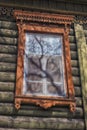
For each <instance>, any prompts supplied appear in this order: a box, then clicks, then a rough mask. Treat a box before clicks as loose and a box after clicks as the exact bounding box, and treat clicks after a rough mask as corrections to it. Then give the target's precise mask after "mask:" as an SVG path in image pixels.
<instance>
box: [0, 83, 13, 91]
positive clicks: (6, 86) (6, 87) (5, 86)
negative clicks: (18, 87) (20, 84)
mask: <svg viewBox="0 0 87 130" xmlns="http://www.w3.org/2000/svg"><path fill="white" fill-rule="evenodd" d="M14 87H15V83H11V82H0V91H6V92H10V91H11V92H13V91H14Z"/></svg>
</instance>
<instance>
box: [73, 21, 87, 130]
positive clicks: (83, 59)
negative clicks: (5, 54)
mask: <svg viewBox="0 0 87 130" xmlns="http://www.w3.org/2000/svg"><path fill="white" fill-rule="evenodd" d="M75 34H76V41H77V47H78V56H79V64H80V74H81V84H82V93H83V105H84V113H85V114H84V117H85V123H86V129H87V45H86V39H85V34H84V30H83V27H82V26H81V25H79V24H75Z"/></svg>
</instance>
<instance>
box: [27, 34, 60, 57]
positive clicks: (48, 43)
mask: <svg viewBox="0 0 87 130" xmlns="http://www.w3.org/2000/svg"><path fill="white" fill-rule="evenodd" d="M25 44H26V49H25V50H26V54H36V55H38V54H39V55H61V54H62V36H58V35H51V34H38V33H26V43H25Z"/></svg>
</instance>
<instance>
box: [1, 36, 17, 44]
mask: <svg viewBox="0 0 87 130" xmlns="http://www.w3.org/2000/svg"><path fill="white" fill-rule="evenodd" d="M0 43H3V44H9V45H16V44H17V38H9V37H1V36H0Z"/></svg>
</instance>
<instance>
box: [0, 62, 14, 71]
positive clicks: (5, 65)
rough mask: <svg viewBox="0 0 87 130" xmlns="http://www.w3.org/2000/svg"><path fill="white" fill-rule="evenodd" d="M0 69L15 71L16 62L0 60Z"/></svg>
mask: <svg viewBox="0 0 87 130" xmlns="http://www.w3.org/2000/svg"><path fill="white" fill-rule="evenodd" d="M0 71H1V72H3V71H4V72H7V71H8V72H15V71H16V64H15V63H5V62H0Z"/></svg>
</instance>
